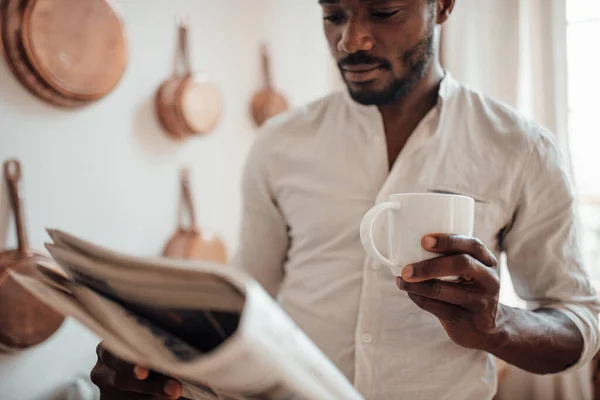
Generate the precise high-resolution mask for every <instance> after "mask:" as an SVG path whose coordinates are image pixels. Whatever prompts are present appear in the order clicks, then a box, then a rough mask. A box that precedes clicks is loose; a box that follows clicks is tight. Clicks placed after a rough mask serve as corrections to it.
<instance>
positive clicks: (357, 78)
mask: <svg viewBox="0 0 600 400" xmlns="http://www.w3.org/2000/svg"><path fill="white" fill-rule="evenodd" d="M319 3H320V4H321V7H322V8H323V23H324V30H325V36H326V37H327V41H328V42H329V47H330V50H331V52H332V54H333V56H334V57H335V59H336V61H337V63H338V66H339V68H340V72H341V74H342V77H343V79H344V81H345V82H346V85H347V86H348V90H349V92H350V95H351V96H352V98H353V99H354V100H355V101H357V102H359V103H361V104H366V105H383V104H388V103H391V102H394V101H396V100H399V99H401V98H403V97H404V96H405V95H406V94H407V93H409V92H410V91H411V90H412V88H413V87H414V86H415V85H416V83H417V82H418V81H419V80H420V79H421V78H422V77H423V76H424V75H425V73H426V70H427V68H428V66H429V65H430V63H431V61H432V59H433V57H434V54H435V50H434V28H435V5H434V3H433V2H431V1H429V0H320V1H319Z"/></svg>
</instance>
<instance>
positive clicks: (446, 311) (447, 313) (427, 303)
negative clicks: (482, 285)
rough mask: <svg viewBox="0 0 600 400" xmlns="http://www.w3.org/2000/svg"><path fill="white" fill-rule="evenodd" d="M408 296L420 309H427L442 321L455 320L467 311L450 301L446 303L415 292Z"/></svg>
mask: <svg viewBox="0 0 600 400" xmlns="http://www.w3.org/2000/svg"><path fill="white" fill-rule="evenodd" d="M408 297H410V299H411V300H412V301H413V303H415V304H416V305H417V306H418V307H419V308H420V309H422V310H425V311H427V312H429V313H431V314H433V315H434V316H436V317H437V318H438V319H440V320H442V321H453V320H458V319H460V318H463V315H464V314H465V313H467V311H465V310H463V309H461V308H459V307H457V306H455V305H452V304H448V303H444V302H441V301H438V300H433V299H428V298H427V297H423V296H419V295H417V294H414V293H409V294H408Z"/></svg>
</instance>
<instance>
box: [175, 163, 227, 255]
mask: <svg viewBox="0 0 600 400" xmlns="http://www.w3.org/2000/svg"><path fill="white" fill-rule="evenodd" d="M180 179H181V181H180V190H181V198H180V204H179V221H178V223H177V229H176V231H175V233H174V234H173V235H172V236H171V238H170V239H169V241H168V242H167V244H166V246H165V248H164V250H163V255H164V256H165V257H169V258H178V259H185V260H204V261H213V262H216V263H222V264H226V263H227V260H228V255H227V249H226V247H225V243H224V242H223V240H222V239H221V237H220V236H219V235H217V234H216V233H215V232H213V231H211V230H208V229H206V228H203V229H200V228H199V227H198V225H197V224H196V212H195V207H194V201H193V199H192V194H191V190H190V182H189V170H188V169H187V168H184V169H182V171H181V178H180ZM184 211H187V213H188V216H189V223H188V224H187V226H186V224H185V222H184V217H183V213H184Z"/></svg>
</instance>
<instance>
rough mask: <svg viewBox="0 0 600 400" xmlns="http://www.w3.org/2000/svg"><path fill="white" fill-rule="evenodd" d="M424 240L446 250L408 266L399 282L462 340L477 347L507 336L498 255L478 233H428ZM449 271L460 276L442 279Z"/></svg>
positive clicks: (434, 249) (491, 345)
mask: <svg viewBox="0 0 600 400" xmlns="http://www.w3.org/2000/svg"><path fill="white" fill-rule="evenodd" d="M422 245H423V248H424V249H425V250H428V251H431V252H434V253H440V254H444V255H443V256H441V257H438V258H435V259H431V260H427V261H423V262H420V263H416V264H413V265H408V266H406V267H404V269H403V270H402V277H398V278H397V280H396V284H397V285H398V287H399V288H400V289H401V290H404V291H405V292H407V293H408V296H409V297H410V299H411V300H412V301H413V302H414V303H415V304H416V305H417V306H419V307H420V308H422V309H423V310H425V311H428V312H430V313H431V314H433V315H435V316H436V317H437V318H438V319H439V320H440V322H441V324H442V326H443V327H444V329H445V330H446V332H447V333H448V336H449V337H450V339H452V340H453V341H454V342H455V343H457V344H459V345H460V346H463V347H467V348H471V349H478V350H491V349H494V348H495V347H497V346H500V345H501V344H502V343H503V341H504V340H505V339H504V334H503V332H502V324H503V320H504V318H503V313H502V307H500V306H499V304H498V295H499V292H500V279H499V278H498V274H497V271H496V267H497V261H496V257H494V255H493V254H492V252H491V251H489V250H488V249H487V248H486V247H485V246H484V245H483V244H482V243H481V242H480V241H479V240H478V239H475V238H471V237H466V236H457V235H438V234H436V235H428V236H426V237H424V238H423V240H422ZM447 276H460V277H461V280H460V281H459V282H456V283H451V282H444V281H441V280H439V278H443V277H447ZM436 278H437V279H436Z"/></svg>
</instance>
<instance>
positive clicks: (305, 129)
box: [256, 92, 345, 146]
mask: <svg viewBox="0 0 600 400" xmlns="http://www.w3.org/2000/svg"><path fill="white" fill-rule="evenodd" d="M344 104H345V96H344V93H343V92H335V93H332V94H329V95H326V96H324V97H321V98H319V99H316V100H313V101H311V102H309V103H307V104H304V105H302V106H299V107H294V108H291V109H289V110H287V111H284V112H282V113H281V114H279V115H277V116H275V117H273V118H271V119H269V120H268V121H267V122H266V123H265V124H264V125H263V126H262V127H261V128H260V130H259V132H258V133H257V136H258V137H257V142H256V145H257V146H277V145H280V144H281V145H288V144H290V142H293V141H297V140H304V139H306V138H307V137H309V136H313V135H316V134H318V131H319V129H320V128H321V127H322V126H323V125H324V123H325V122H326V120H327V119H331V118H335V116H336V115H337V113H336V110H339V109H341V108H342V107H343V106H344Z"/></svg>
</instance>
